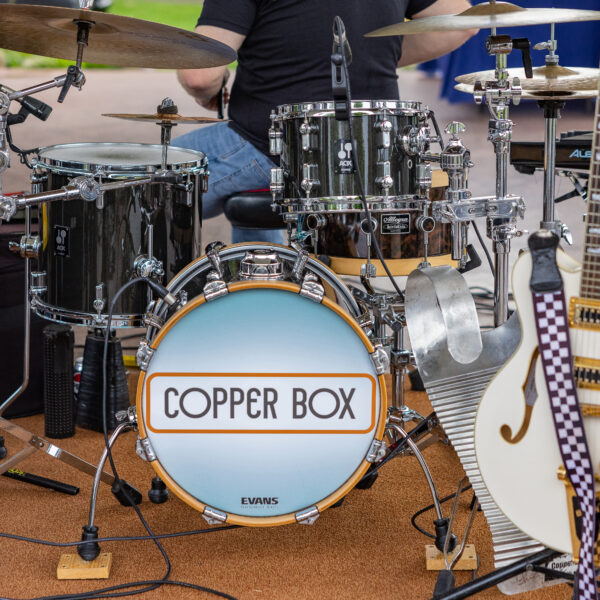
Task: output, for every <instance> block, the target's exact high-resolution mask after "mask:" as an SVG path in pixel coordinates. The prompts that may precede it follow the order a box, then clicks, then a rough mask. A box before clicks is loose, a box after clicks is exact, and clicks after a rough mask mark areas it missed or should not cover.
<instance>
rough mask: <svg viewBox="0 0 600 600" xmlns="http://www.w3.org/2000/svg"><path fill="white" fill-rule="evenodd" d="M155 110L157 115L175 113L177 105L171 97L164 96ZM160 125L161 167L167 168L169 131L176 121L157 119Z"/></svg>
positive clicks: (164, 169)
mask: <svg viewBox="0 0 600 600" xmlns="http://www.w3.org/2000/svg"><path fill="white" fill-rule="evenodd" d="M156 112H157V113H158V114H159V115H176V114H177V112H178V108H177V105H176V104H175V103H174V102H173V100H171V98H165V99H164V100H163V101H162V102H161V103H160V105H159V106H157V107H156ZM158 124H159V125H160V143H161V145H162V161H161V169H162V170H163V171H166V170H167V153H168V151H169V145H170V144H171V131H172V129H173V127H174V126H175V125H176V123H172V122H171V121H158Z"/></svg>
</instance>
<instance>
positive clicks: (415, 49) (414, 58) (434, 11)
mask: <svg viewBox="0 0 600 600" xmlns="http://www.w3.org/2000/svg"><path fill="white" fill-rule="evenodd" d="M470 6H471V4H470V3H469V2H468V1H467V0H437V2H434V3H433V4H432V5H431V6H428V7H427V8H426V9H425V10H422V11H420V12H418V13H416V14H414V15H413V16H412V18H413V19H422V18H424V17H433V16H437V15H455V14H458V13H461V12H463V11H464V10H467V8H469V7H470ZM476 33H477V29H465V30H462V31H441V32H435V33H421V34H417V35H406V36H404V39H403V40H402V57H401V58H400V61H399V62H398V66H399V67H405V66H406V65H414V64H416V63H420V62H425V61H427V60H433V59H434V58H437V57H438V56H443V55H444V54H447V53H448V52H451V51H452V50H455V49H456V48H458V47H459V46H461V45H462V44H464V43H465V42H466V41H467V40H468V39H469V38H470V37H472V36H473V35H475V34H476Z"/></svg>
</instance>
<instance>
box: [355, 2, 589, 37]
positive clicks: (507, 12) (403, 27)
mask: <svg viewBox="0 0 600 600" xmlns="http://www.w3.org/2000/svg"><path fill="white" fill-rule="evenodd" d="M599 20H600V11H596V10H579V9H574V8H522V7H520V6H517V5H516V4H511V3H510V2H496V3H493V4H492V3H487V2H485V3H483V4H476V5H475V6H472V7H471V8H468V9H467V10H465V11H464V12H462V13H460V14H458V15H438V16H435V17H424V18H423V19H413V20H412V21H405V22H403V23H396V24H395V25H389V26H387V27H382V28H381V29H376V30H375V31H371V32H370V33H367V34H366V37H381V36H388V35H412V34H416V33H430V32H434V31H458V30H460V29H490V28H492V27H517V26H521V25H543V24H545V23H569V22H573V21H599Z"/></svg>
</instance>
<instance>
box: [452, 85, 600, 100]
mask: <svg viewBox="0 0 600 600" xmlns="http://www.w3.org/2000/svg"><path fill="white" fill-rule="evenodd" d="M474 88H475V86H474V85H472V84H468V83H457V84H456V85H455V86H454V89H455V90H458V91H459V92H464V93H465V94H471V95H473V91H474ZM597 96H598V90H578V91H571V92H569V91H563V92H550V91H544V90H538V91H536V90H523V93H522V94H521V100H560V101H563V100H587V99H588V98H596V97H597Z"/></svg>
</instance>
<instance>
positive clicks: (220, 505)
mask: <svg viewBox="0 0 600 600" xmlns="http://www.w3.org/2000/svg"><path fill="white" fill-rule="evenodd" d="M299 291H300V288H299V286H297V285H295V284H292V283H287V282H268V281H262V282H259V281H248V282H238V283H232V284H230V285H229V293H228V294H227V295H225V296H223V297H221V298H218V299H216V300H213V301H210V302H207V301H206V300H205V298H204V296H200V297H198V298H196V299H195V300H193V301H192V302H190V303H189V304H187V305H186V306H184V307H183V308H182V309H180V310H179V311H178V312H177V313H176V314H175V315H173V316H172V317H171V318H170V319H169V321H168V322H167V323H166V324H165V326H164V327H163V328H162V329H161V330H160V333H159V334H158V336H156V338H155V339H154V341H153V342H152V347H153V348H154V349H155V350H154V354H153V356H152V358H151V360H150V363H149V366H148V369H147V372H146V373H145V374H142V376H141V378H140V383H139V386H138V406H137V408H138V415H139V428H140V433H141V435H142V438H145V437H147V438H148V440H149V442H150V444H151V447H152V450H153V452H154V453H155V455H156V457H157V460H155V461H153V462H152V465H153V466H154V468H155V469H156V471H157V473H158V474H159V475H160V476H161V477H162V478H163V480H164V481H165V483H166V484H167V486H168V487H169V488H171V489H172V490H173V491H174V492H175V493H176V494H177V495H178V496H179V497H181V498H182V499H183V500H184V501H186V502H187V503H188V504H190V505H191V506H193V507H194V508H196V509H198V510H200V511H202V512H204V513H205V514H209V513H212V514H215V513H216V514H217V515H220V518H221V519H224V518H226V519H227V522H228V523H235V524H241V525H257V526H266V525H279V524H285V523H292V522H295V521H297V520H301V516H299V515H298V513H303V512H304V511H306V510H307V509H311V508H313V507H316V508H318V510H319V511H322V510H323V509H325V508H327V507H328V506H330V505H331V504H333V503H335V502H336V501H337V500H338V499H339V498H341V497H342V496H344V495H345V494H346V493H347V492H348V491H349V490H350V489H351V488H352V487H354V485H356V483H357V482H358V481H359V480H360V478H361V477H362V475H363V474H364V472H365V471H366V469H367V468H368V466H369V463H368V462H367V461H366V457H367V455H368V454H369V452H370V450H371V449H372V445H373V441H374V440H375V439H377V440H381V439H382V436H383V431H384V426H385V408H386V401H385V386H384V382H383V376H382V375H378V374H377V372H376V368H375V365H374V362H373V360H372V357H371V353H372V352H373V347H372V345H371V343H370V342H369V340H368V338H367V337H366V336H365V334H364V333H363V332H362V330H361V329H360V328H359V327H358V325H357V324H356V322H355V321H354V320H353V319H352V318H351V317H350V316H349V315H348V313H346V312H345V311H344V310H342V309H340V307H339V306H338V305H337V304H334V303H333V302H331V301H329V300H328V299H327V298H325V299H324V300H323V302H322V303H321V304H320V303H317V302H314V301H313V300H310V299H308V298H305V297H303V296H301V295H300V294H299ZM207 507H208V508H207Z"/></svg>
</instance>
